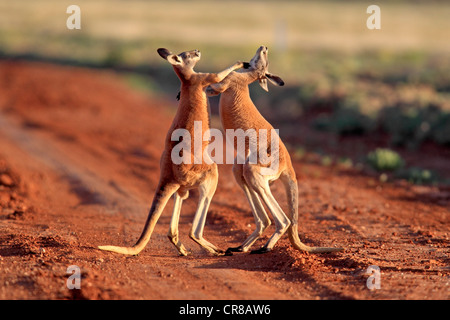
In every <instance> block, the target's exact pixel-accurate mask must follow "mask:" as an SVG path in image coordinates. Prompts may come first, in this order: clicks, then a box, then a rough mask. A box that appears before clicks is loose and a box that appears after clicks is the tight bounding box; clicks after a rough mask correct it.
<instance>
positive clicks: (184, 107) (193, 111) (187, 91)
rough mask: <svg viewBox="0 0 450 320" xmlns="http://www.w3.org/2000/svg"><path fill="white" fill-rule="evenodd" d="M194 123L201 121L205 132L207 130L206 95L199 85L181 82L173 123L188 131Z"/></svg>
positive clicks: (208, 119) (207, 108) (208, 116)
mask: <svg viewBox="0 0 450 320" xmlns="http://www.w3.org/2000/svg"><path fill="white" fill-rule="evenodd" d="M195 121H201V122H202V127H204V129H205V130H206V129H207V128H209V122H210V112H209V106H208V100H207V97H206V93H205V90H204V88H203V86H202V85H200V84H196V83H190V82H182V85H181V92H180V103H179V105H178V110H177V114H176V116H175V119H174V123H176V126H178V127H183V128H186V129H188V130H189V129H190V128H191V127H192V128H193V126H194V122H195Z"/></svg>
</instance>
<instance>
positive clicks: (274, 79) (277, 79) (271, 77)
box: [266, 73, 284, 87]
mask: <svg viewBox="0 0 450 320" xmlns="http://www.w3.org/2000/svg"><path fill="white" fill-rule="evenodd" d="M266 78H267V79H269V81H270V82H271V83H273V84H274V85H276V86H280V87H282V86H284V81H283V79H281V78H280V77H279V76H277V75H274V74H271V73H266Z"/></svg>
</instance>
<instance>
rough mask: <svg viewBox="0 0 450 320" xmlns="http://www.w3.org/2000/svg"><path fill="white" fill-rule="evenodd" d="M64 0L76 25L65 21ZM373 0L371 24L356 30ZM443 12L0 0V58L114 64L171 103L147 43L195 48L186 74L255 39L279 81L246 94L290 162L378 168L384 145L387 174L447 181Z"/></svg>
mask: <svg viewBox="0 0 450 320" xmlns="http://www.w3.org/2000/svg"><path fill="white" fill-rule="evenodd" d="M71 4H77V5H78V6H80V8H81V30H68V29H67V28H66V20H67V18H68V17H69V14H67V13H66V9H67V7H68V6H69V5H71ZM371 4H377V5H379V6H380V8H381V30H369V29H367V27H366V20H367V18H368V17H369V15H370V14H367V13H366V9H367V7H368V6H369V5H371ZM449 18H450V1H425V0H423V1H420V0H415V1H400V0H390V1H377V2H376V3H374V2H373V1H344V0H341V1H337V0H335V1H331V0H329V1H294V0H292V1H250V0H248V1H219V0H214V1H205V0H198V1H145V0H128V1H125V0H123V1H120V0H95V1H86V0H77V1H62V0H40V1H32V0H20V1H8V0H0V58H3V59H9V58H23V59H29V60H43V61H50V62H55V63H61V64H70V65H80V66H86V67H91V68H109V69H114V70H116V71H117V72H118V73H119V74H120V75H121V76H123V78H124V81H126V82H127V83H129V84H130V86H133V87H134V88H137V89H141V90H145V91H147V92H149V93H150V94H153V95H160V94H161V95H169V96H170V97H173V98H174V97H175V96H176V94H177V90H178V86H179V81H178V79H177V78H176V76H175V75H174V73H173V71H172V69H171V68H169V67H168V66H167V65H166V63H165V62H164V61H163V60H162V59H161V58H160V57H159V56H158V55H157V53H156V49H157V48H159V47H167V48H169V49H170V50H172V51H173V52H176V53H178V52H181V51H185V50H190V49H199V50H201V51H202V53H203V55H202V60H201V61H200V62H199V64H198V66H197V68H196V69H197V70H198V71H205V72H206V71H219V70H221V69H224V68H225V67H227V66H229V65H231V64H232V63H234V62H235V61H236V60H248V59H250V58H251V57H252V56H253V54H254V52H255V50H256V49H257V47H258V46H259V45H262V44H264V45H266V46H268V47H269V59H270V62H271V72H273V73H275V74H278V75H279V76H281V77H282V78H283V79H284V80H285V82H286V86H285V87H283V88H275V87H271V88H270V92H269V93H265V92H263V91H262V90H261V89H259V87H257V86H252V88H251V93H252V97H253V98H254V100H255V102H256V105H257V106H258V107H259V108H260V110H261V112H262V113H263V115H264V116H266V117H267V118H268V119H269V120H270V121H271V122H272V124H273V125H274V127H276V128H280V134H281V136H282V137H284V139H285V140H286V141H287V142H288V144H289V147H290V148H291V149H292V150H293V152H294V154H296V155H298V157H299V158H305V154H307V153H309V152H312V153H314V154H316V155H317V156H318V158H319V159H320V161H321V163H322V164H325V165H330V164H334V163H337V164H342V163H345V164H346V166H348V167H352V166H354V165H355V164H357V163H363V164H367V165H368V166H369V167H370V168H372V170H374V171H376V172H383V174H385V173H384V172H385V171H386V170H385V168H383V167H379V166H376V165H373V164H374V163H384V162H383V160H379V159H378V160H377V159H376V158H377V157H390V158H389V159H391V157H392V154H390V155H388V154H389V152H388V153H386V152H376V149H377V148H385V149H387V150H390V151H392V152H394V153H396V154H398V156H399V160H398V161H399V163H400V162H401V163H402V165H401V166H400V165H399V166H398V167H396V168H395V170H394V171H395V172H397V173H394V174H393V175H395V174H397V175H402V174H405V172H406V179H409V180H411V181H413V182H417V180H420V182H419V183H434V182H436V181H439V182H447V183H448V181H449V180H448V179H449V178H450V177H449V176H448V175H449V174H450V173H449V171H450V170H448V169H449V161H450V160H449V159H450V151H449V150H450V41H449V30H450V19H449ZM211 104H212V110H213V114H215V115H217V108H215V106H216V105H217V99H212V100H211ZM168 107H174V108H175V107H176V102H175V101H174V103H173V106H168ZM216 120H217V119H216ZM213 123H216V124H217V121H213ZM369 159H371V160H369ZM379 161H381V162H379ZM389 161H390V160H389ZM371 164H372V165H371ZM429 167H430V168H431V169H430V170H431V171H430V170H429V169H428V168H429ZM408 168H414V170H412V171H411V170H409V169H408ZM408 170H409V171H411V172H412V173H411V174H409V173H408V172H409V171H408ZM388 171H389V170H388ZM423 171H426V172H429V173H430V174H426V175H425V176H426V178H427V179H417V176H420V177H422V176H421V173H422V172H423ZM418 172H419V173H418ZM388 174H390V173H388ZM383 177H386V175H384V176H383ZM402 177H403V178H405V177H404V176H402ZM389 178H390V177H389ZM410 178H411V179H410ZM428 178H429V179H428Z"/></svg>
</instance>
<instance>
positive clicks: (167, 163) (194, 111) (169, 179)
mask: <svg viewBox="0 0 450 320" xmlns="http://www.w3.org/2000/svg"><path fill="white" fill-rule="evenodd" d="M157 51H158V54H159V55H160V56H161V57H162V58H163V59H165V60H167V61H168V62H169V63H170V64H171V65H172V66H173V69H174V71H175V73H176V74H177V76H178V78H179V79H180V81H181V94H180V101H179V106H178V110H177V113H176V115H175V118H174V120H173V122H172V125H171V127H170V129H169V131H168V133H167V136H166V140H165V148H164V151H163V153H162V156H161V160H160V171H161V173H160V178H159V183H158V186H157V188H156V192H155V196H154V198H153V203H152V206H151V208H150V212H149V214H148V217H147V220H146V222H145V226H144V229H143V231H142V234H141V236H140V238H139V239H138V241H137V242H136V244H135V245H134V246H132V247H116V246H99V249H101V250H107V251H113V252H117V253H122V254H129V255H137V254H138V253H139V252H141V251H142V250H143V249H144V248H145V246H146V245H147V243H148V241H149V240H150V237H151V235H152V232H153V229H154V227H155V225H156V223H157V221H158V219H159V217H160V215H161V213H162V212H163V210H164V207H165V206H166V204H167V201H168V200H169V198H170V197H171V196H172V195H173V196H174V208H173V212H172V218H171V222H170V229H169V233H168V237H169V239H170V241H171V243H172V244H173V245H174V246H175V247H176V249H177V250H178V252H179V254H180V255H183V256H185V255H187V254H188V251H187V250H186V248H185V247H184V245H183V244H182V243H181V242H180V239H179V237H178V222H179V218H180V211H181V206H182V202H183V200H184V199H186V198H187V197H188V196H189V190H190V189H193V188H198V190H199V202H198V207H197V211H196V213H195V215H194V221H193V223H192V229H191V231H190V234H189V236H190V238H191V239H192V240H194V241H195V242H196V243H198V244H199V245H200V246H201V247H203V248H205V249H206V250H207V251H209V252H211V253H213V254H219V253H223V251H222V250H220V249H219V248H217V247H216V246H215V245H213V244H212V243H210V242H208V241H207V240H205V239H204V238H203V228H204V225H205V220H206V215H207V212H208V208H209V205H210V202H211V199H212V197H213V195H214V193H215V191H216V187H217V182H218V170H217V165H216V163H214V162H212V161H208V162H205V161H204V159H203V158H202V160H201V161H200V162H199V161H193V160H194V155H193V153H191V154H190V155H189V154H188V155H186V154H184V155H183V157H187V159H189V157H190V160H191V161H183V162H181V163H179V164H176V163H174V161H172V150H173V149H174V147H175V145H176V144H177V143H178V142H177V141H172V133H173V132H174V131H175V130H177V129H185V130H187V131H188V132H189V133H190V134H191V141H190V142H191V145H194V134H193V132H194V122H195V123H196V124H197V125H198V123H201V129H202V132H205V131H207V130H208V129H209V121H210V114H209V108H208V104H207V103H208V99H207V97H206V93H205V89H206V87H207V86H208V85H210V84H213V83H217V82H220V81H221V80H223V79H224V78H225V77H226V76H227V75H228V74H229V73H230V72H232V71H233V70H236V69H239V68H241V67H242V66H243V63H242V62H236V63H235V64H234V65H233V66H231V67H229V68H227V69H225V70H223V71H221V72H219V73H197V72H195V71H194V66H195V65H196V63H197V62H198V61H199V60H200V56H201V54H200V51H198V50H193V51H186V52H182V53H180V54H178V55H175V54H172V53H171V52H170V51H169V50H167V49H165V48H160V49H158V50H157ZM183 137H184V136H183ZM183 142H185V141H184V139H183ZM207 146H208V141H202V144H201V154H202V155H203V154H204V153H203V151H204V150H205V149H206V148H207ZM197 160H198V159H197Z"/></svg>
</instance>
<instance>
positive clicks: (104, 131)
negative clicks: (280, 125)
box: [0, 62, 450, 299]
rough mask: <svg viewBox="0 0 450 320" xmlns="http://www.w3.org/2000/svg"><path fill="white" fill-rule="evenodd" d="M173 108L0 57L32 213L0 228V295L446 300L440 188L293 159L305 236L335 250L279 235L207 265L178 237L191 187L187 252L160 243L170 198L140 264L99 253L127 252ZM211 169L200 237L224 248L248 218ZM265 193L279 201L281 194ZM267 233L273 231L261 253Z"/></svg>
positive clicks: (5, 124) (10, 145)
mask: <svg viewBox="0 0 450 320" xmlns="http://www.w3.org/2000/svg"><path fill="white" fill-rule="evenodd" d="M175 104H176V102H175V101H167V100H165V99H162V98H160V97H155V96H150V97H148V96H146V95H143V94H138V93H135V92H132V91H130V90H129V89H128V88H127V87H126V86H125V85H123V83H122V82H121V80H120V79H118V78H117V77H116V76H115V75H114V74H113V73H110V72H98V71H97V72H95V71H92V70H85V69H79V68H69V67H58V66H53V65H47V64H32V63H25V62H0V146H2V148H1V150H0V155H1V156H3V157H4V158H5V159H6V161H7V162H8V163H10V164H11V165H12V166H13V167H14V168H15V169H16V171H17V172H18V173H19V174H20V176H21V177H22V180H23V181H24V183H25V184H26V185H27V186H28V193H27V194H26V195H25V197H26V200H27V201H28V202H29V203H30V204H32V205H33V206H34V207H35V211H32V212H26V213H25V214H24V215H23V217H21V218H20V219H18V220H8V219H6V218H2V219H0V225H1V226H2V228H1V229H0V231H1V232H0V236H1V237H2V238H1V239H2V240H3V241H2V242H3V244H2V248H1V250H0V252H1V253H2V260H1V261H0V262H1V264H2V268H3V269H4V270H7V271H8V272H6V273H4V276H3V278H2V277H1V276H0V290H1V291H0V297H13V298H50V299H52V298H63V299H71V298H86V299H109V298H111V299H121V298H131V299H142V298H143V299H367V298H378V299H398V298H411V299H421V298H424V297H425V298H431V299H436V298H446V297H448V296H449V295H448V293H449V280H448V275H449V269H448V265H449V259H448V253H449V252H448V251H449V250H448V248H449V241H448V239H449V230H448V229H449V227H448V213H449V210H448V204H449V203H450V197H449V196H448V191H447V190H446V189H442V188H437V187H420V188H418V187H414V186H409V185H402V184H380V183H379V182H377V181H374V179H372V178H368V177H364V176H361V175H359V174H357V173H355V172H353V171H348V170H340V169H339V168H333V167H329V168H324V167H321V166H318V165H316V164H314V163H305V162H302V163H298V162H296V163H295V169H296V172H297V175H298V178H299V196H300V201H299V202H300V211H299V214H300V219H299V220H300V223H301V224H300V231H301V234H300V236H301V238H302V239H303V240H304V241H305V242H306V243H307V244H310V245H325V246H334V245H338V246H345V247H346V248H347V250H346V251H345V252H343V253H339V254H329V255H326V254H325V255H308V254H305V253H301V252H298V251H295V250H293V249H292V248H291V247H290V245H289V242H288V240H287V239H286V237H283V238H282V239H281V240H280V242H279V243H278V244H277V246H276V247H275V250H274V251H273V252H271V253H270V254H267V255H262V256H259V255H258V256H255V255H248V254H235V255H234V256H232V257H213V256H209V255H208V254H206V253H205V252H203V250H201V249H200V248H198V247H197V245H195V244H193V242H192V241H191V240H190V239H189V238H188V237H187V235H188V233H189V229H190V226H191V221H192V218H193V214H194V212H195V209H196V205H197V194H196V192H195V191H194V192H191V197H190V198H189V199H188V200H186V201H185V203H184V205H183V209H182V216H181V220H180V237H181V240H182V241H183V243H184V244H185V245H187V247H188V248H190V250H191V251H192V255H190V256H188V257H178V256H177V255H176V251H175V249H174V248H173V247H172V245H171V244H170V243H169V241H168V239H167V237H166V233H167V230H168V226H169V222H170V213H171V209H172V205H171V203H170V204H169V205H168V208H167V209H166V210H165V212H164V213H163V215H162V217H161V218H160V221H159V223H158V224H157V226H156V228H155V232H154V234H153V236H152V239H151V241H150V243H149V245H148V247H147V248H146V250H145V251H143V252H142V253H141V254H140V255H139V256H137V257H126V256H120V255H117V254H112V253H107V252H102V251H99V250H97V249H96V246H97V245H100V244H117V245H123V244H132V243H134V241H136V239H137V237H138V236H139V234H140V232H141V228H142V226H143V223H144V221H145V218H146V214H147V210H148V208H149V207H150V204H151V200H152V197H153V192H154V188H155V187H156V183H157V181H158V176H159V166H158V161H159V156H160V154H161V151H162V148H163V141H164V137H165V132H166V131H167V129H168V128H169V126H170V122H171V118H172V116H173V113H172V111H170V110H171V109H170V108H169V107H168V106H175ZM281 133H282V132H281ZM219 173H220V177H219V187H218V190H217V192H216V195H215V197H214V199H213V202H212V204H211V208H210V213H209V215H208V218H207V225H206V228H205V237H206V238H207V239H208V240H210V241H211V242H213V243H215V244H217V245H218V246H219V247H222V248H227V247H229V246H235V245H238V244H240V242H241V241H243V240H244V239H245V238H246V236H247V235H248V234H249V233H250V232H252V231H253V228H254V223H253V218H252V215H251V212H250V209H249V206H248V204H247V202H246V199H245V196H244V194H243V193H242V192H241V190H240V189H239V187H238V186H237V185H236V184H235V183H234V181H233V178H232V174H231V167H230V166H229V165H221V166H219ZM273 190H274V195H275V196H276V197H277V198H278V199H280V200H281V201H280V202H281V205H282V206H283V205H284V201H283V200H284V199H285V195H284V192H283V190H282V188H281V186H280V185H279V184H275V185H274V186H273ZM435 200H436V201H435ZM271 232H273V226H272V227H271V228H270V229H269V230H268V231H267V232H266V233H265V235H264V236H263V237H262V238H261V239H260V240H258V242H257V244H256V245H260V244H262V243H263V242H264V241H266V240H267V239H268V236H269V235H270V234H271ZM43 250H44V251H43ZM71 264H75V265H80V267H81V268H82V270H83V284H84V285H82V290H81V291H70V290H67V288H66V287H65V280H66V278H67V275H66V274H65V269H66V268H67V266H68V265H71ZM373 264H375V265H378V266H379V267H380V268H381V271H382V290H376V291H370V290H368V289H367V288H366V286H365V284H366V279H367V277H368V275H366V274H365V271H366V269H367V267H368V266H370V265H373ZM23 274H27V276H25V277H23ZM6 283H7V284H6Z"/></svg>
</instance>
